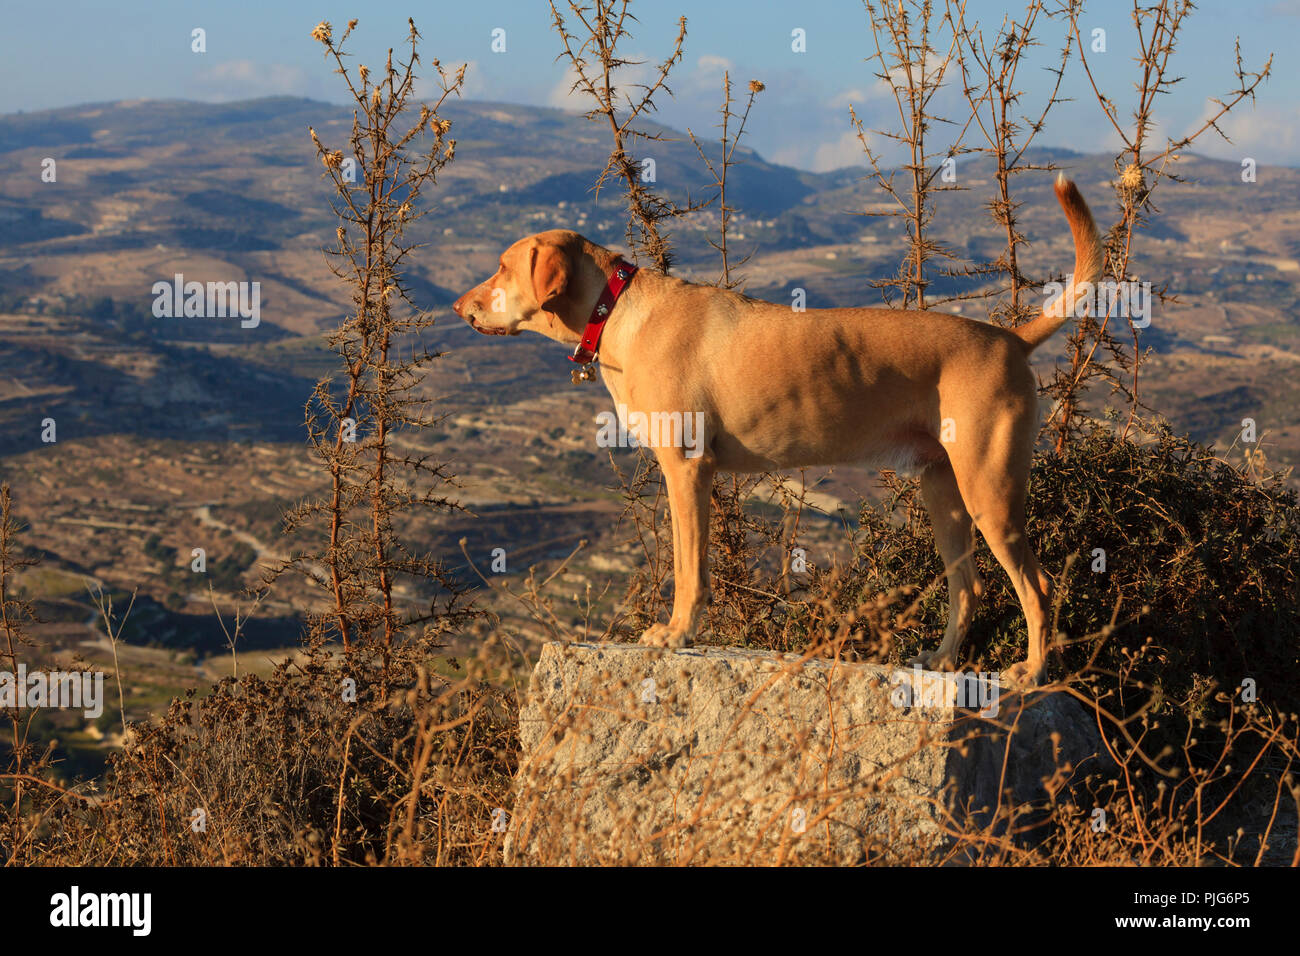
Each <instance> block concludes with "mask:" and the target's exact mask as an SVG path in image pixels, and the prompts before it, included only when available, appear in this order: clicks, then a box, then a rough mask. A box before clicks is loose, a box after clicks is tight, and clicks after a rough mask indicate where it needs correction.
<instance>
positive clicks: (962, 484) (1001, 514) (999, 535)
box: [949, 415, 1052, 684]
mask: <svg viewBox="0 0 1300 956" xmlns="http://www.w3.org/2000/svg"><path fill="white" fill-rule="evenodd" d="M1036 427H1037V426H1036V425H1035V422H1034V420H1033V419H1032V418H1031V417H1028V416H1026V415H1017V416H1016V417H1015V418H1012V419H1003V420H1002V421H1001V422H997V421H992V422H989V423H988V429H987V431H986V432H985V433H984V436H983V437H985V438H986V439H987V440H985V441H974V442H968V443H961V444H958V445H956V446H954V447H951V448H950V449H949V455H950V457H951V458H952V462H953V469H954V473H955V475H956V478H957V487H958V488H959V489H960V490H961V496H962V500H964V501H965V502H966V510H967V511H968V512H969V513H970V515H971V517H972V518H973V519H974V521H975V526H976V527H977V528H978V529H979V531H980V534H982V535H983V536H984V540H985V541H986V542H987V543H988V546H989V550H990V551H992V552H993V556H994V557H995V558H997V559H998V563H999V564H1001V565H1002V567H1003V568H1005V569H1006V572H1007V574H1008V575H1009V576H1010V578H1011V585H1012V587H1014V588H1015V591H1016V596H1017V597H1018V598H1019V599H1020V606H1021V608H1022V610H1023V611H1024V614H1025V622H1026V624H1027V626H1028V632H1029V655H1028V659H1027V660H1024V661H1020V662H1019V663H1017V664H1014V665H1012V666H1011V667H1009V668H1007V670H1006V671H1004V672H1003V677H1004V678H1006V679H1007V680H1008V681H1009V682H1010V683H1012V684H1036V683H1038V681H1039V680H1040V678H1041V677H1042V674H1043V671H1044V669H1045V667H1046V663H1047V632H1048V615H1049V609H1050V606H1051V594H1052V579H1051V578H1050V577H1048V576H1047V575H1046V574H1045V573H1044V572H1043V570H1042V568H1040V567H1039V565H1038V558H1037V557H1035V555H1034V552H1033V550H1032V549H1031V548H1030V547H1029V540H1028V539H1027V538H1026V537H1025V496H1026V492H1027V487H1028V484H1029V464H1030V457H1031V455H1032V453H1033V444H1034V432H1035V430H1036Z"/></svg>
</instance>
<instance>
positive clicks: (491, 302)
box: [452, 229, 582, 335]
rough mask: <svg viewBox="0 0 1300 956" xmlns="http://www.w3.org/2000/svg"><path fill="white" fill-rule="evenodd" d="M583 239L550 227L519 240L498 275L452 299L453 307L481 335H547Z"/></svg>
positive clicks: (503, 260) (507, 255) (552, 324)
mask: <svg viewBox="0 0 1300 956" xmlns="http://www.w3.org/2000/svg"><path fill="white" fill-rule="evenodd" d="M581 242H582V237H581V236H579V235H578V234H577V233H576V232H569V231H568V230H566V229H553V230H551V231H550V232H540V233H538V234H537V235H535V236H528V237H527V238H525V239H520V240H519V241H518V242H516V243H515V244H514V245H512V246H511V247H510V248H509V249H507V250H506V251H505V252H503V253H502V254H501V261H500V263H499V265H498V267H497V271H496V274H495V275H493V276H492V277H491V278H490V279H487V280H485V281H484V282H481V283H479V284H478V285H476V286H475V287H474V288H472V289H470V290H469V291H468V292H466V293H465V294H464V295H463V296H461V297H460V298H459V299H457V300H456V303H455V304H454V305H453V306H452V308H453V309H454V310H455V311H456V314H457V315H459V316H460V317H461V318H462V319H464V320H465V321H466V322H468V323H469V324H470V325H471V326H473V327H474V329H475V330H476V331H479V332H482V333H483V334H484V335H518V334H519V333H520V332H522V331H524V330H530V331H535V332H542V333H544V334H546V333H549V332H550V331H551V330H552V328H553V327H554V325H555V324H556V323H555V322H554V319H555V316H554V315H553V313H552V312H551V311H550V310H551V309H553V308H554V307H555V306H556V305H557V303H558V301H559V300H560V299H561V298H562V297H563V296H564V295H565V293H566V292H567V291H568V289H569V284H570V281H571V280H572V279H573V273H574V255H575V252H576V251H577V249H578V248H579V246H580V245H581Z"/></svg>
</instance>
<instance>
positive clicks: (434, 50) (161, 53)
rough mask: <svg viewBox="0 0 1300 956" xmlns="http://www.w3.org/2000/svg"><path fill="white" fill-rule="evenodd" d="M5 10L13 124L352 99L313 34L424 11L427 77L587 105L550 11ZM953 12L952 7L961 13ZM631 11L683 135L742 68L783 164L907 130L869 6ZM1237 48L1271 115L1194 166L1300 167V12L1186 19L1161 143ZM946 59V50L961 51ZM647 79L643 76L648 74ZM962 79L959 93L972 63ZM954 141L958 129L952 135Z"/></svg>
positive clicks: (1247, 109)
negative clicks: (1261, 75) (877, 59)
mask: <svg viewBox="0 0 1300 956" xmlns="http://www.w3.org/2000/svg"><path fill="white" fill-rule="evenodd" d="M0 2H2V3H3V7H4V13H3V17H0V29H2V30H3V31H4V32H3V34H0V112H3V113H13V112H17V111H19V110H24V111H31V110H41V109H48V108H53V107H61V106H72V105H78V104H82V103H92V102H103V101H107V100H133V99H193V100H202V101H206V102H221V101H228V100H238V99H248V98H253V97H259V96H271V95H282V94H289V95H295V96H307V97H311V98H313V99H321V100H326V101H330V102H337V103H343V102H345V98H346V90H343V93H342V94H341V93H340V90H341V88H342V81H341V79H340V78H339V77H338V76H336V75H334V74H333V73H332V72H331V70H330V67H329V64H327V63H326V62H325V60H324V58H323V56H322V52H323V48H322V47H321V46H320V44H318V43H317V42H316V41H314V40H312V39H310V38H309V34H310V32H311V30H312V28H313V27H314V26H315V25H316V24H317V23H318V22H320V21H321V20H329V21H330V22H331V23H332V24H334V27H335V37H336V38H337V37H338V36H339V35H340V34H341V33H342V29H343V26H344V24H346V22H347V20H348V19H350V18H351V17H354V16H355V17H358V18H359V19H360V24H359V25H358V30H357V33H356V34H355V35H354V41H355V42H351V43H350V44H349V47H350V48H351V49H352V50H353V51H354V52H355V53H357V55H358V56H357V61H356V62H360V63H372V64H375V65H378V64H379V62H380V61H381V60H382V57H383V56H384V55H385V53H386V50H387V47H388V46H390V45H398V46H399V49H400V43H401V41H402V39H403V38H404V37H405V33H406V18H407V17H408V16H414V17H415V21H416V26H417V27H418V28H419V29H420V32H421V33H422V34H423V36H424V43H423V45H422V47H421V49H422V56H423V57H424V59H425V61H426V63H427V61H428V60H430V59H431V58H433V57H437V58H439V59H440V60H441V61H442V62H443V63H444V64H445V65H452V64H459V63H468V64H469V71H468V75H467V85H466V90H465V96H466V98H467V99H481V100H494V101H502V102H511V103H523V104H534V105H540V106H552V107H558V108H563V109H580V108H582V103H581V102H580V101H579V100H576V99H574V98H572V97H571V96H570V95H569V86H570V83H571V78H570V77H569V75H568V74H567V72H566V68H565V65H564V64H563V63H562V62H558V61H557V60H556V56H557V54H558V53H559V52H560V45H559V42H558V38H557V37H556V35H555V33H554V31H553V29H552V26H551V16H550V10H549V7H548V5H547V3H546V0H476V2H466V0H457V2H448V0H423V2H419V3H410V2H407V3H396V2H390V0H365V2H364V3H358V2H355V0H354V2H352V3H340V2H336V0H329V2H312V3H307V2H302V0H262V2H247V0H222V2H193V0H118V2H114V3H104V2H98V3H94V2H87V0H62V2H60V3H58V4H57V5H55V4H51V3H19V2H16V0H0ZM1049 2H1050V3H1052V4H1053V5H1054V4H1055V3H1056V2H1057V0H1049ZM1144 2H1151V0H1144ZM566 3H567V0H566ZM936 5H937V6H938V7H940V8H942V6H943V0H936ZM632 9H633V12H634V13H635V15H636V16H637V18H638V20H639V23H638V24H636V25H634V27H633V29H632V33H633V38H632V39H631V40H630V41H628V42H627V47H626V50H625V52H626V53H627V54H628V55H629V56H631V57H632V58H636V59H646V60H648V61H652V62H657V61H659V60H662V59H663V58H664V57H665V56H666V55H667V53H668V51H669V50H670V49H671V45H672V41H673V38H674V37H675V35H676V28H677V19H678V17H680V16H685V17H686V18H687V38H686V43H685V56H684V59H683V61H682V63H681V64H680V65H679V66H678V67H677V68H676V69H675V70H674V71H673V74H672V76H673V79H672V80H671V81H670V85H671V87H672V89H673V92H674V96H673V97H672V98H667V97H664V98H662V100H661V101H657V102H658V106H659V115H658V119H659V121H661V122H663V123H665V124H666V125H669V126H672V127H675V128H677V129H684V128H686V127H690V128H691V129H693V130H695V132H696V133H697V134H704V133H711V134H714V135H716V131H715V130H714V124H715V123H716V122H717V117H716V110H717V107H718V105H719V103H720V96H721V82H722V76H723V74H724V72H727V71H729V72H730V74H731V78H732V81H733V83H735V84H736V85H737V87H738V89H741V90H743V89H744V87H745V85H746V84H747V83H748V82H749V80H751V79H758V80H761V81H762V82H763V83H764V84H765V85H766V90H765V91H764V92H763V93H762V94H761V95H760V96H759V99H758V103H757V105H756V106H755V108H754V112H753V114H752V118H751V121H750V124H749V127H748V130H747V135H748V137H749V141H748V145H749V146H752V147H753V148H754V149H756V150H757V151H758V152H759V153H760V154H762V155H763V156H764V157H765V158H767V159H769V160H771V161H774V162H779V163H784V164H787V165H791V166H795V167H798V168H801V169H810V170H816V171H825V170H828V169H834V168H839V167H843V166H852V165H861V164H862V161H863V154H862V150H861V146H860V144H859V143H858V140H857V137H856V135H855V134H854V132H853V130H852V128H851V127H850V123H849V115H848V109H849V106H850V104H851V105H853V107H854V108H855V109H856V110H857V111H858V114H859V116H861V117H862V118H863V119H864V121H865V122H866V125H867V126H868V128H869V129H876V128H891V127H890V124H891V121H892V122H894V123H896V121H897V112H896V107H895V106H894V104H893V101H892V99H890V97H889V94H888V90H887V89H886V87H885V85H884V84H883V83H881V82H880V81H879V80H878V79H877V78H876V77H875V75H874V74H875V72H876V70H877V67H876V66H875V65H874V64H872V63H870V62H868V61H867V57H869V56H870V54H871V52H872V51H873V49H874V45H873V42H872V35H871V31H870V28H869V25H868V20H867V16H866V14H865V12H864V11H863V8H862V4H861V3H860V2H858V0H800V2H789V0H786V2H776V0H711V2H710V0H672V2H668V0H634V2H633V4H632ZM1022 10H1023V5H1022V4H1017V3H999V2H992V0H968V5H967V8H966V19H967V22H968V23H971V22H976V21H977V22H978V23H979V25H980V27H981V28H982V29H984V30H985V32H986V33H987V34H989V35H991V34H992V33H993V32H994V31H995V30H996V28H997V26H998V25H999V24H1000V23H1001V22H1002V20H1003V18H1004V17H1006V16H1011V17H1019V16H1020V15H1021V11H1022ZM1131 10H1132V3H1131V0H1128V2H1125V0H1092V2H1091V3H1088V4H1087V6H1086V9H1085V13H1084V15H1083V17H1082V20H1081V23H1082V25H1083V27H1084V30H1085V39H1086V40H1088V42H1089V44H1090V45H1091V43H1092V36H1093V31H1094V30H1098V29H1100V30H1104V31H1105V43H1106V51H1105V52H1104V53H1100V52H1099V53H1092V52H1089V61H1090V63H1091V64H1092V65H1094V67H1095V69H1094V74H1095V75H1096V76H1097V79H1098V82H1099V84H1100V85H1101V86H1102V89H1103V92H1105V93H1107V94H1108V95H1109V96H1111V97H1112V98H1114V99H1115V100H1116V101H1117V103H1118V104H1119V107H1120V113H1121V116H1122V117H1126V116H1127V114H1128V112H1129V111H1130V110H1131V104H1132V83H1133V80H1134V78H1135V77H1136V65H1135V63H1134V62H1133V57H1134V55H1135V52H1136V34H1135V31H1134V28H1133V25H1132V13H1131ZM195 28H201V29H202V30H203V31H204V32H205V40H206V52H203V53H196V52H194V51H193V50H192V49H191V45H192V44H191V35H192V31H193V30H194V29H195ZM496 30H503V31H504V35H502V34H499V33H498V34H497V37H498V45H500V43H499V40H500V38H501V37H502V36H504V47H505V49H504V51H502V52H496V51H494V50H493V36H494V31H496ZM796 30H802V31H803V35H804V37H805V49H804V50H803V51H802V52H797V51H795V50H794V49H793V48H792V47H793V45H794V43H793V40H792V33H793V31H796ZM1038 35H1039V36H1040V38H1041V39H1042V41H1043V46H1042V47H1040V48H1039V49H1038V50H1036V51H1035V55H1034V56H1033V58H1032V59H1031V60H1030V61H1029V62H1027V63H1026V64H1025V65H1024V66H1022V68H1021V80H1022V87H1023V89H1024V91H1025V93H1024V97H1023V102H1024V103H1025V105H1026V108H1027V109H1028V110H1031V111H1033V112H1035V113H1036V112H1038V111H1039V110H1041V107H1042V104H1043V102H1044V101H1045V98H1046V97H1047V96H1048V94H1049V92H1050V89H1051V82H1052V79H1053V78H1052V76H1051V74H1049V73H1048V72H1047V71H1046V66H1047V65H1049V62H1050V60H1051V59H1052V58H1053V57H1054V56H1055V55H1056V54H1057V52H1058V51H1059V48H1060V46H1061V45H1062V44H1063V42H1064V37H1065V24H1064V21H1063V20H1059V19H1058V20H1050V19H1047V18H1046V17H1041V18H1040V29H1039V31H1038ZM1236 37H1240V40H1241V53H1242V58H1243V61H1244V63H1245V65H1246V66H1247V68H1250V69H1257V68H1258V67H1260V66H1262V64H1263V63H1264V62H1265V61H1266V60H1267V58H1268V56H1269V54H1270V53H1272V54H1274V58H1273V69H1272V76H1271V78H1270V79H1269V80H1268V82H1267V83H1266V84H1265V86H1264V87H1263V89H1262V92H1261V93H1260V94H1259V96H1258V99H1257V102H1256V103H1255V104H1254V105H1253V106H1252V105H1251V104H1249V103H1248V102H1247V103H1245V104H1243V105H1242V107H1240V108H1239V110H1237V111H1234V113H1233V114H1232V115H1231V116H1230V117H1229V118H1228V120H1227V122H1225V123H1224V124H1223V128H1224V131H1225V132H1227V133H1228V134H1229V135H1230V136H1231V138H1232V139H1233V141H1234V144H1233V145H1228V144H1226V143H1224V142H1223V141H1222V140H1218V139H1217V138H1211V137H1206V138H1203V139H1201V140H1199V141H1198V143H1197V145H1196V146H1195V147H1194V148H1193V151H1194V152H1199V153H1202V154H1204V155H1210V156H1216V157H1219V158H1224V159H1231V160H1234V161H1236V160H1240V159H1241V158H1243V157H1250V158H1253V159H1255V161H1256V162H1257V163H1258V164H1260V165H1290V166H1296V165H1300V132H1298V131H1300V70H1297V69H1296V65H1295V63H1296V57H1297V55H1298V54H1297V51H1298V50H1300V0H1205V2H1204V5H1203V7H1201V8H1200V9H1197V10H1196V11H1195V12H1193V13H1192V14H1191V16H1190V17H1189V18H1188V20H1187V21H1186V23H1185V26H1184V31H1183V34H1182V38H1181V42H1180V45H1179V49H1178V52H1177V53H1176V55H1175V57H1174V59H1173V61H1172V66H1173V69H1174V72H1175V73H1176V74H1178V75H1181V76H1183V77H1185V79H1184V80H1183V81H1182V82H1181V83H1180V84H1178V86H1177V88H1176V91H1175V93H1174V94H1173V95H1171V96H1169V97H1166V98H1165V105H1164V106H1163V107H1162V109H1161V111H1160V112H1159V113H1158V115H1157V119H1158V122H1159V130H1158V132H1159V133H1160V134H1167V135H1169V136H1174V137H1177V136H1181V135H1184V134H1185V133H1186V132H1188V131H1190V130H1192V129H1194V128H1196V127H1198V126H1200V125H1201V124H1202V123H1203V122H1204V120H1205V118H1206V116H1207V115H1209V114H1208V113H1207V110H1209V109H1211V108H1212V106H1211V98H1212V97H1215V96H1223V95H1224V94H1225V93H1227V92H1228V91H1230V90H1231V89H1233V87H1234V84H1235V77H1234V74H1233V66H1234V50H1233V43H1234V38H1236ZM942 45H943V47H944V49H946V47H947V41H946V40H944V41H942ZM646 69H647V68H646V67H641V68H632V71H631V72H632V76H633V78H636V77H637V76H640V75H644V73H645V71H646ZM951 76H952V77H953V78H954V79H956V78H957V76H958V74H957V73H956V72H955V68H954V71H953V72H952V73H951ZM1061 95H1063V96H1067V97H1073V99H1074V101H1073V102H1069V103H1065V104H1061V105H1058V106H1057V107H1056V108H1055V109H1054V110H1053V113H1052V117H1051V119H1050V121H1049V124H1048V126H1047V128H1046V129H1045V130H1044V132H1043V133H1042V135H1041V137H1040V139H1039V140H1038V141H1037V142H1039V143H1041V145H1044V146H1054V147H1066V148H1070V149H1074V150H1078V151H1080V152H1104V151H1114V150H1115V149H1116V148H1117V146H1118V144H1119V139H1118V134H1116V133H1115V131H1114V130H1113V129H1111V128H1109V125H1108V124H1106V123H1105V122H1104V120H1103V121H1102V122H1098V120H1099V119H1101V118H1102V117H1101V113H1100V112H1099V108H1098V107H1097V105H1096V101H1095V99H1094V97H1093V93H1092V90H1091V88H1090V86H1089V85H1088V82H1087V78H1086V76H1085V74H1084V73H1083V71H1082V69H1081V68H1080V66H1079V64H1078V61H1077V59H1075V60H1073V61H1072V62H1071V64H1070V66H1069V67H1068V69H1067V73H1066V79H1065V82H1064V83H1063V84H1062V90H1061ZM935 106H936V107H937V108H938V111H939V114H940V115H944V116H947V117H948V118H949V119H954V120H956V121H957V122H958V123H961V122H964V120H965V118H966V115H967V114H968V112H969V109H968V108H965V107H964V106H963V103H962V101H961V98H960V94H959V89H958V87H956V86H953V87H952V88H951V89H950V90H948V91H944V92H941V93H940V94H939V95H938V96H937V98H936V100H935ZM963 109H966V112H962V111H963ZM946 135H948V134H947V133H946V131H945V128H944V127H942V126H940V127H937V132H936V133H935V134H934V137H935V139H936V140H942V139H943V138H944V136H946ZM872 141H873V143H874V144H875V145H877V146H879V145H880V142H881V141H880V139H879V138H878V137H873V140H872Z"/></svg>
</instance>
